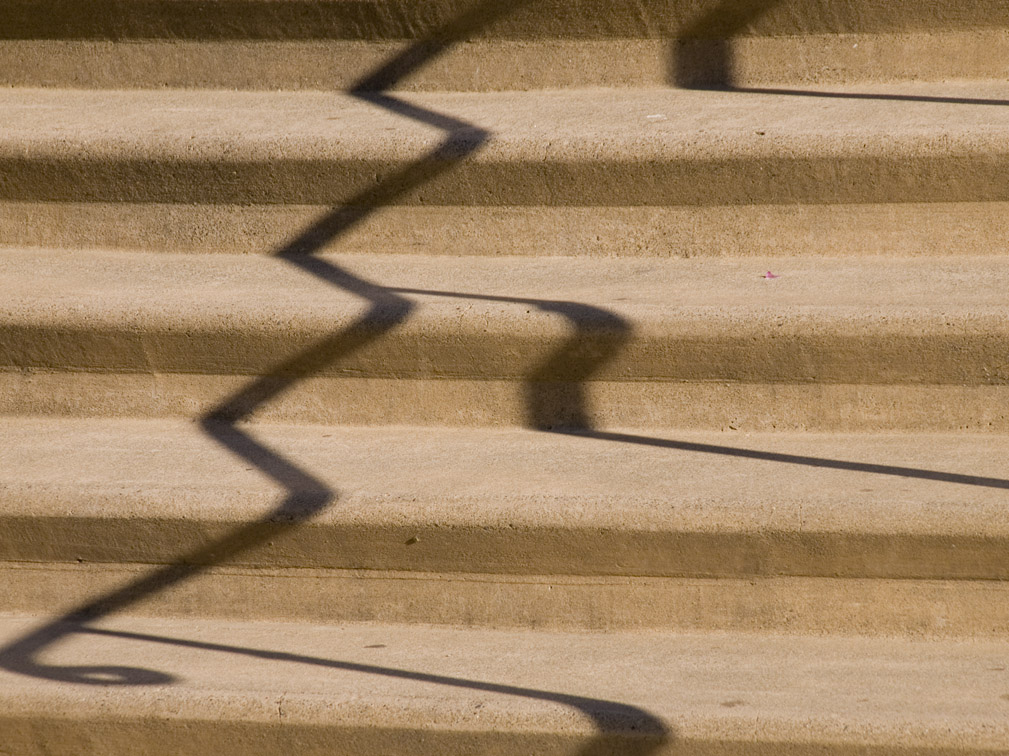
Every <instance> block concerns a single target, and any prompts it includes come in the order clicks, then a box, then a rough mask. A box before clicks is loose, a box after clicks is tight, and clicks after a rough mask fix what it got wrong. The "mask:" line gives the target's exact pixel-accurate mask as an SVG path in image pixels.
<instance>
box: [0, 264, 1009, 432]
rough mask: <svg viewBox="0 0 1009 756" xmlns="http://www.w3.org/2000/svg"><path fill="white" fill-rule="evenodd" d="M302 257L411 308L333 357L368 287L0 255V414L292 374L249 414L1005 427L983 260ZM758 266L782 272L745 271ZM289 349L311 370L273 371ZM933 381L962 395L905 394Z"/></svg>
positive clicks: (151, 402)
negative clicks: (291, 380) (282, 392)
mask: <svg viewBox="0 0 1009 756" xmlns="http://www.w3.org/2000/svg"><path fill="white" fill-rule="evenodd" d="M322 264H325V265H329V266H333V267H330V268H327V270H330V271H349V272H350V273H351V274H352V275H354V276H358V277H360V278H363V279H364V280H367V281H371V282H374V283H376V284H378V285H380V286H382V287H385V288H384V289H376V292H379V293H380V294H381V295H382V296H387V297H390V298H391V299H390V302H392V301H397V302H402V303H413V305H414V308H413V309H412V310H411V311H410V312H409V313H405V314H404V316H403V320H402V322H401V323H400V324H398V325H394V326H393V327H391V328H389V327H388V326H387V324H386V321H385V320H384V318H385V317H386V316H385V315H381V314H378V315H375V314H373V315H372V316H369V318H368V319H367V320H366V322H365V323H364V325H363V326H357V325H355V326H354V329H355V330H354V333H355V334H358V335H360V336H361V337H362V339H363V341H362V342H361V343H360V344H357V345H356V347H355V349H354V350H352V351H350V352H348V353H346V354H344V351H345V350H344V349H343V346H342V345H343V344H344V343H345V342H344V341H343V340H342V339H341V334H346V333H349V331H348V330H347V329H349V328H351V326H352V324H354V323H355V322H356V319H357V318H360V317H362V316H364V314H365V313H366V312H368V307H369V305H368V303H367V301H366V300H363V299H362V298H361V297H359V296H356V295H351V294H348V293H347V292H346V291H345V290H344V289H343V288H342V287H341V286H340V285H339V283H338V282H337V284H329V283H326V282H324V281H321V280H319V278H318V277H315V276H310V275H307V274H306V273H305V272H304V271H302V270H299V269H298V268H297V267H296V266H294V265H292V264H290V263H288V262H285V261H283V260H279V259H269V258H265V257H235V256H212V257H200V256H192V255H179V256H172V255H144V254H127V253H118V252H97V251H93V252H88V253H86V254H85V253H73V252H68V251H55V250H17V249H12V250H7V251H5V252H4V253H3V255H2V256H0V285H2V286H3V289H4V291H5V292H6V298H5V300H4V302H3V303H2V305H0V313H2V319H0V320H2V334H3V340H2V345H0V346H2V349H0V356H2V360H0V362H2V364H3V365H4V368H5V370H4V383H5V385H6V386H7V387H9V388H8V390H5V391H4V392H3V400H2V405H0V406H2V409H3V411H4V412H5V413H7V414H11V413H18V412H28V413H33V412H58V413H63V414H66V413H70V414H82V415H83V414H94V413H95V412H104V411H110V412H113V413H115V414H123V413H126V414H141V415H162V414H166V413H169V414H171V413H181V414H184V415H187V416H192V415H194V414H196V413H198V412H200V411H205V410H207V409H209V408H210V407H211V406H212V404H213V403H215V402H218V401H222V400H223V399H224V397H225V395H226V393H227V392H229V391H231V390H235V389H237V388H238V387H239V386H240V385H241V383H242V381H245V380H248V379H247V378H243V377H242V376H255V375H264V374H266V373H267V372H268V371H275V370H281V371H282V372H283V371H290V370H294V373H291V375H297V377H298V381H297V382H296V383H297V385H296V386H294V388H293V390H292V391H290V392H286V396H283V397H282V401H281V402H279V403H278V405H277V407H274V408H269V407H268V408H266V409H265V410H264V412H265V413H266V414H264V416H265V417H274V418H277V419H283V418H285V417H286V418H289V419H292V418H293V419H298V420H321V421H327V422H329V421H333V422H378V423H385V424H388V423H390V422H391V423H396V422H399V423H417V422H419V423H421V424H431V423H434V422H445V423H448V424H454V425H458V424H502V423H511V424H528V423H536V424H548V425H564V424H565V423H570V422H573V421H574V420H573V418H576V416H577V414H578V413H579V412H581V413H582V414H583V415H586V416H587V417H590V418H593V419H594V421H595V422H597V423H598V424H601V425H629V426H649V425H650V426H652V427H655V426H663V425H673V426H677V425H686V426H688V427H703V426H705V425H706V426H707V427H709V428H722V427H728V428H731V427H737V428H739V427H743V428H750V429H760V428H771V427H776V426H778V427H786V428H787V427H793V428H795V427H799V428H801V427H818V428H824V429H826V428H834V429H842V428H846V427H847V428H852V429H870V428H882V427H887V424H888V423H895V424H896V425H895V426H894V427H896V428H916V429H922V430H929V429H930V430H943V429H949V430H955V429H957V428H960V427H963V426H966V427H969V428H972V429H978V430H1002V429H1004V428H1005V426H1006V417H1005V415H1006V413H1005V411H1004V403H1003V401H1002V398H1001V397H1003V396H1004V393H1005V383H1006V378H1007V375H1006V372H1005V354H1006V353H1007V349H1009V332H1007V331H1006V322H1007V320H1006V302H1005V296H1004V292H1005V291H1006V289H1007V285H1009V264H1007V263H1006V262H1005V260H1004V259H1003V258H995V257H990V258H950V259H946V260H943V261H941V262H939V261H936V260H933V259H928V258H918V259H910V258H909V259H888V260H879V261H873V262H872V263H871V264H870V263H867V262H866V261H864V260H850V259H843V258H842V259H815V258H805V259H804V258H787V259H782V258H778V259H773V258H771V259H766V258H759V259H752V260H751V259H743V260H733V259H709V260H649V261H637V262H633V263H629V262H628V261H624V260H606V259H593V260H589V259H580V260H579V259H573V258H558V257H554V258H542V259H535V258H508V259H492V258H474V259H468V260H467V259H463V258H458V257H424V258H418V257H415V256H387V255H377V256H369V257H364V256H345V257H337V256H333V257H326V258H325V259H324V261H323V263H322ZM767 270H773V271H777V272H778V275H780V276H781V277H780V278H777V279H774V280H767V279H764V278H763V277H762V276H763V274H764V272H766V271H767ZM334 275H337V274H336V273H334ZM339 275H342V273H340V274H339ZM125 281H128V282H129V285H123V284H124V282H125ZM966 292H970V294H969V297H967V296H966V294H965V293H966ZM558 303H559V304H558ZM388 306H389V305H388V304H387V305H383V307H388ZM383 312H384V310H383ZM390 312H391V311H390ZM355 338H357V337H356V336H355ZM355 343H356V342H355ZM298 355H301V356H302V358H303V359H310V360H311V361H312V363H313V364H312V367H311V368H309V367H304V368H296V367H291V368H282V367H278V366H282V363H283V362H284V361H285V360H286V359H292V358H295V357H296V356H298ZM315 361H318V364H315ZM292 364H293V363H292ZM306 365H307V363H306ZM103 373H107V374H116V375H114V376H112V377H108V378H102V377H101V374H103ZM120 374H126V375H125V377H124V376H122V375H120ZM285 374H286V373H285ZM201 376H207V377H205V378H204V377H201ZM227 376H231V377H227ZM313 381H314V382H315V383H313ZM551 382H557V383H559V384H564V385H567V386H568V388H564V389H563V390H562V389H560V388H554V389H551V388H549V386H550V385H551ZM578 382H583V383H584V385H585V389H584V392H582V391H581V390H580V389H579V388H578ZM898 387H899V388H898ZM905 387H906V388H905ZM550 392H555V393H550ZM942 392H952V394H951V395H953V396H957V397H958V398H959V402H958V403H957V404H956V405H952V406H951V405H950V404H949V403H948V402H947V403H945V404H935V403H931V404H930V403H928V402H926V401H923V400H925V399H928V398H930V397H933V396H934V397H935V398H936V399H941V397H942V395H943V393H942ZM733 396H735V397H736V398H735V399H732V397H733ZM713 397H724V398H728V399H730V401H729V402H728V403H715V402H712V401H710V398H713ZM756 399H769V400H770V404H759V403H756V402H755V401H754V400H756ZM116 407H118V409H115V408H116ZM684 408H685V409H684ZM270 413H272V414H270ZM677 415H679V416H680V417H681V419H680V420H679V421H677V420H676V417H677ZM817 418H819V419H817ZM901 418H902V419H901Z"/></svg>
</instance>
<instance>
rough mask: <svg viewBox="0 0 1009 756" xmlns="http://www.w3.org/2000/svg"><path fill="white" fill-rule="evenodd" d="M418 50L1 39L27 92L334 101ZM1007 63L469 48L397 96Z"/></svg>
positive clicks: (966, 37) (836, 39)
mask: <svg viewBox="0 0 1009 756" xmlns="http://www.w3.org/2000/svg"><path fill="white" fill-rule="evenodd" d="M354 4H355V3H343V5H354ZM918 5H920V4H918ZM127 15H128V14H127ZM0 23H2V22H0ZM993 25H994V24H993ZM1007 25H1009V23H1007ZM409 45H410V42H409V41H399V40H396V41H384V40H378V41H361V40H353V39H349V40H343V39H334V40H318V39H310V40H300V39H299V40H288V41H278V40H274V39H267V40H242V39H238V40H234V39H226V40H220V39H210V40H195V39H172V40H161V39H150V38H141V39H131V40H129V41H128V42H122V41H109V40H107V39H55V40H36V39H32V40H23V39H0V81H2V82H3V83H4V84H7V85H11V86H27V87H82V88H92V87H94V88H106V89H130V88H145V87H146V88H158V87H180V88H189V87H194V88H195V87H204V88H214V89H253V90H255V89H259V90H272V89H288V90H292V89H317V90H323V91H332V92H335V91H341V90H346V89H349V88H351V87H353V86H354V85H355V84H356V83H357V82H358V81H360V80H361V79H362V78H363V77H365V76H367V75H368V74H369V73H371V72H372V71H373V70H374V69H376V68H378V67H379V66H381V65H382V64H383V63H385V62H386V61H387V60H388V59H389V58H390V57H392V56H395V55H397V54H399V53H400V52H402V51H403V50H405V49H407V48H408V46H409ZM1007 60H1009V32H1007V31H1006V30H1005V28H993V29H976V30H971V31H956V30H951V29H949V28H947V29H944V30H941V31H931V32H926V33H921V32H896V33H894V32H890V33H875V32H869V33H845V34H837V35H834V34H802V35H801V36H793V35H789V36H740V37H735V38H730V39H728V40H727V41H725V42H721V41H716V42H713V41H708V40H703V41H697V42H689V41H677V40H673V39H668V38H655V37H640V38H586V39H577V40H572V39H565V38H563V37H560V38H556V37H555V38H542V37H540V38H528V39H507V38H505V39H502V38H498V39H472V40H467V41H466V42H465V44H460V45H457V46H454V47H452V48H450V49H448V50H447V51H446V52H445V53H444V54H442V55H440V56H439V57H438V58H437V59H435V60H433V61H432V62H431V63H430V64H429V65H426V66H424V67H423V68H422V69H420V70H418V71H417V72H415V73H411V74H410V75H408V76H405V77H404V78H403V80H402V81H400V82H397V84H396V86H395V87H393V89H395V90H399V91H411V90H414V91H424V90H448V91H474V92H479V91H502V90H525V89H544V88H561V87H656V86H669V85H674V86H675V85H678V84H681V83H690V82H694V83H708V84H721V85H725V84H730V85H732V86H736V87H753V86H774V85H790V86H796V85H800V84H801V85H813V84H818V85H824V84H832V85H834V84H845V83H847V84H852V83H856V82H866V83H867V82H900V81H907V80H914V79H920V80H926V81H943V80H948V79H978V80H980V79H992V80H1001V79H1003V78H1004V73H1005V69H1006V61H1007ZM603 62H605V64H604V63H603Z"/></svg>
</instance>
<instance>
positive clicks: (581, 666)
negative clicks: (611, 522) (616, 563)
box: [0, 618, 1009, 756]
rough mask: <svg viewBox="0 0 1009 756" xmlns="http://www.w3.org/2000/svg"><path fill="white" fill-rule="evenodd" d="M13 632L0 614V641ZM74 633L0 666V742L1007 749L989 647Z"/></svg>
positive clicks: (184, 627)
mask: <svg viewBox="0 0 1009 756" xmlns="http://www.w3.org/2000/svg"><path fill="white" fill-rule="evenodd" d="M31 627H32V623H31V622H29V621H26V620H25V619H21V618H9V619H6V620H3V621H0V632H2V636H3V638H4V640H8V639H10V640H13V639H14V638H16V637H17V636H18V635H19V634H21V633H24V632H26V631H28V630H29V629H30V628H31ZM88 627H89V626H87V625H85V626H83V629H84V630H85V632H76V633H75V632H74V628H73V627H68V628H66V630H67V631H68V635H67V636H66V637H65V638H63V639H62V641H61V644H60V646H59V649H58V650H56V651H53V652H51V653H48V654H47V655H46V657H45V660H44V662H43V663H42V664H39V662H40V661H41V660H35V659H31V658H25V657H18V656H14V657H13V658H12V657H11V655H9V654H8V655H7V656H6V657H4V662H5V664H7V665H10V664H12V662H13V663H14V664H15V665H20V666H21V668H22V669H30V670H33V671H35V672H36V673H39V674H48V675H50V676H51V677H53V678H56V680H46V679H32V678H26V677H22V676H18V675H15V674H12V673H9V672H4V673H0V674H2V678H0V679H2V682H3V684H2V685H0V697H2V703H0V709H2V711H3V720H2V722H3V729H4V732H5V736H6V737H5V746H6V747H7V748H8V749H13V750H14V751H15V752H17V753H24V754H42V753H50V752H52V751H53V750H72V751H73V752H74V753H80V754H90V753H96V754H97V753H101V754H108V755H112V756H115V755H118V754H126V753H129V754H131V755H132V754H154V753H166V752H175V753H180V752H208V751H211V750H212V751H213V752H215V753H220V754H233V753H234V754H249V753H252V754H281V753H290V748H291V745H292V743H297V744H298V748H299V752H300V753H306V754H314V753H320V754H321V753H326V754H332V753H348V754H349V753H355V754H356V753H384V754H404V755H405V754H411V756H416V755H417V754H421V755H424V754H431V755H432V756H434V755H435V754H438V755H439V756H441V755H442V754H445V753H453V752H478V753H495V754H497V753H500V754H505V753H509V754H510V753H538V754H540V753H542V754H558V755H559V754H570V753H607V754H609V753H613V754H616V753H620V754H686V753H691V754H696V753H701V754H781V753H810V752H815V753H821V754H830V755H831V756H834V755H840V754H856V753H858V754H908V753H911V752H914V753H920V754H928V755H929V756H937V755H938V754H953V753H957V754H960V753H969V754H981V753H986V754H987V753H996V752H1000V751H1004V750H1005V749H1006V748H1007V747H1009V730H1007V728H1006V725H1005V716H1004V714H1005V706H1006V701H1005V700H1004V699H1005V694H1004V690H1005V673H1004V666H1005V665H1004V661H1005V654H1006V647H1005V644H1004V643H992V642H984V643H982V642H971V643H962V642H961V643H957V642H949V641H947V642H942V643H935V642H930V643H924V642H909V641H884V640H845V639H840V638H833V639H830V640H816V639H797V638H775V637H762V638H761V637H754V636H746V635H714V636H711V635H709V636H697V635H671V634H614V635H592V634H555V633H537V634H532V633H523V632H518V633H514V632H511V633H509V632H500V631H497V632H492V631H483V632H472V631H455V630H439V629H420V628H414V629H407V628H402V627H394V626H383V625H372V626H349V627H342V628H335V627H319V626H311V625H291V624H267V623H238V622H213V621H199V622H197V621H191V620H187V621H180V622H171V621H165V620H153V621H152V620H147V621H144V620H127V619H122V618H120V619H116V620H110V621H105V622H102V623H99V624H98V625H97V626H96V628H95V629H94V630H91V631H90V632H89V631H88V630H87V628H88ZM60 629H61V628H60V627H58V626H57V627H55V628H53V631H54V632H56V633H59V631H60ZM76 629H78V630H80V629H82V628H81V626H78V627H77V628H76ZM82 663H85V664H87V665H92V667H91V668H92V674H93V675H95V677H96V679H100V676H101V675H102V671H101V670H102V667H103V666H104V665H115V667H116V668H117V672H116V673H114V674H116V675H123V674H125V675H126V676H127V679H128V677H129V675H131V674H133V675H134V676H136V675H140V674H143V675H144V676H145V677H147V678H152V677H154V675H160V679H161V680H163V682H160V684H155V685H152V686H146V687H135V686H129V685H127V686H119V687H110V688H106V689H105V690H103V691H102V692H101V694H97V693H96V690H95V688H94V687H93V686H88V685H73V684H67V683H61V682H58V681H57V680H58V679H59V676H60V675H68V674H69V675H71V676H72V675H74V674H77V675H80V674H83V673H85V671H84V670H81V669H78V670H76V672H75V671H74V670H69V669H67V668H65V667H62V666H61V665H80V664H82ZM123 668H125V669H123ZM131 668H133V669H135V670H136V672H131V671H130V669H131ZM43 711H44V712H46V715H45V716H43V717H40V716H39V712H43Z"/></svg>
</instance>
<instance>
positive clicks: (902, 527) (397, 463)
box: [0, 418, 1009, 637]
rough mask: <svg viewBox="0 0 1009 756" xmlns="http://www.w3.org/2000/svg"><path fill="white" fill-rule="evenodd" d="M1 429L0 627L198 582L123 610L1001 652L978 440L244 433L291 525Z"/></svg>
mask: <svg viewBox="0 0 1009 756" xmlns="http://www.w3.org/2000/svg"><path fill="white" fill-rule="evenodd" d="M4 428H5V438H6V439H7V445H6V447H5V448H4V449H2V450H0V560H2V562H0V564H2V567H0V585H4V586H6V588H5V590H4V593H5V595H7V596H8V603H7V604H6V606H7V608H8V609H11V610H13V609H20V610H28V611H39V610H42V609H43V608H48V609H49V610H53V609H54V608H55V607H69V606H71V605H73V604H75V603H78V602H79V601H81V600H82V599H83V598H84V597H85V596H88V595H91V596H97V595H100V593H101V592H103V591H108V590H111V589H113V588H115V587H117V586H119V585H122V584H124V583H126V582H128V581H129V580H131V579H134V578H138V577H141V576H143V574H144V573H145V571H152V570H153V571H156V570H158V569H159V566H163V565H168V564H172V563H178V564H185V563H196V564H199V565H200V567H199V568H198V569H197V571H196V573H197V574H196V575H194V576H193V580H192V581H191V582H189V583H186V584H183V585H181V586H176V587H173V588H172V590H170V591H168V592H167V594H166V595H162V594H161V593H159V592H158V591H154V592H153V595H151V596H149V597H147V599H146V600H145V602H144V603H143V605H142V608H141V609H140V611H144V612H153V613H157V614H190V615H195V616H200V615H204V614H208V615H211V616H220V615H224V616H236V615H237V616H241V617H273V618H284V619H288V620H293V619H310V620H311V619H314V620H317V621H322V620H327V621H345V620H360V619H379V620H384V621H397V622H402V621H409V622H435V623H455V624H465V625H476V626H484V625H491V626H502V625H503V626H516V625H517V626H530V625H531V626H535V627H568V628H592V629H613V628H620V627H634V628H656V627H658V628H663V627H665V628H688V629H689V628H700V629H719V628H720V629H726V628H738V629H747V630H765V631H766V630H778V631H782V630H788V631H791V632H803V633H824V632H828V633H829V632H835V633H836V632H860V633H876V634H892V633H901V634H908V635H916V634H922V635H940V636H942V635H997V636H1000V637H1001V636H1003V635H1004V632H1005V631H1004V628H1005V622H1004V620H1005V619H1006V617H1005V612H1006V607H1007V606H1009V602H1006V601H1005V597H1004V596H1003V594H1004V592H1005V588H1004V587H1003V583H1001V582H993V581H1002V580H1004V579H1005V578H1006V574H1005V570H1006V564H1005V559H1004V554H1005V551H1006V548H1007V543H1006V540H1007V536H1009V520H1007V518H1006V514H1005V512H1004V506H1003V499H1004V495H1003V494H1004V492H1005V490H1006V488H1009V480H1006V479H1005V478H1004V477H1000V476H1001V475H1002V473H1003V464H1002V463H1003V460H1004V453H1005V446H1006V444H1005V440H1004V439H1001V438H999V439H993V438H991V437H987V436H980V435H974V436H934V437H927V436H913V437H908V436H899V435H883V436H867V435H856V436H846V437H838V436H836V435H830V436H821V435H815V434H794V435H787V434H780V433H778V434H766V435H743V434H711V433H708V434H698V433H683V432H681V433H679V434H676V435H672V434H668V433H665V434H662V433H655V434H653V435H643V434H619V433H600V434H598V435H597V436H596V437H593V436H591V435H580V436H571V435H560V434H549V433H534V432H530V431H492V432H491V431H445V430H441V431H436V430H429V431H425V432H423V433H418V431H417V429H413V428H405V429H385V430H378V429H368V428H340V427H331V426H317V427H306V426H260V427H256V428H255V429H251V428H247V429H245V431H244V432H246V433H249V434H250V436H251V438H253V439H255V441H256V443H257V444H260V445H261V446H262V448H263V449H264V450H268V453H269V454H271V455H277V456H279V458H281V459H284V460H288V461H289V462H290V463H292V464H297V465H298V466H299V467H300V468H301V469H303V470H306V471H308V472H309V473H310V474H311V475H313V476H314V478H315V479H316V480H318V481H320V482H321V484H323V485H324V486H326V487H327V488H328V489H329V490H330V491H331V495H332V501H331V503H329V505H328V506H327V507H326V508H325V509H323V510H322V511H321V512H319V513H318V514H316V515H314V516H311V517H309V516H307V515H306V516H305V517H304V518H303V519H300V520H299V519H298V518H295V520H294V521H293V522H292V521H290V520H289V519H288V518H286V517H281V516H280V515H279V514H278V511H279V510H278V509H277V507H278V506H279V504H280V501H281V499H282V498H283V497H284V495H285V493H290V492H289V491H285V489H283V488H282V487H281V486H279V485H278V484H277V482H275V481H273V480H270V479H269V478H267V477H266V476H265V475H264V473H263V471H262V470H259V469H256V468H253V467H252V466H250V464H249V463H245V464H239V463H238V461H236V460H235V458H234V457H233V456H232V455H231V454H230V453H228V452H227V451H225V450H224V449H223V448H221V447H220V446H218V445H217V444H216V443H215V442H214V441H212V440H211V439H210V438H209V437H208V436H206V435H205V434H203V433H201V432H200V431H199V430H198V429H197V428H196V427H194V426H192V425H190V424H187V423H164V422H140V421H118V422H116V421H96V420H86V421H68V420H42V419H16V418H7V419H5V420H4ZM263 455H264V459H265V457H266V455H267V451H264V452H263ZM215 544H229V545H228V546H227V547H224V546H223V545H222V546H221V547H220V549H216V548H215ZM236 546H238V547H240V548H239V550H238V551H237V553H235V554H234V556H231V557H216V556H214V555H215V554H216V553H217V552H218V551H220V550H230V549H232V548H234V547H236ZM229 553H230V551H229ZM222 560H223V564H222ZM229 595H230V598H229ZM236 601H237V603H236Z"/></svg>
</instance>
